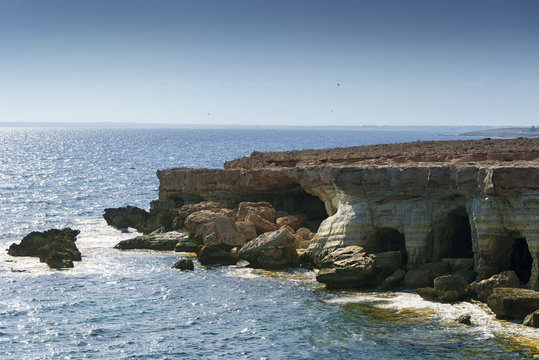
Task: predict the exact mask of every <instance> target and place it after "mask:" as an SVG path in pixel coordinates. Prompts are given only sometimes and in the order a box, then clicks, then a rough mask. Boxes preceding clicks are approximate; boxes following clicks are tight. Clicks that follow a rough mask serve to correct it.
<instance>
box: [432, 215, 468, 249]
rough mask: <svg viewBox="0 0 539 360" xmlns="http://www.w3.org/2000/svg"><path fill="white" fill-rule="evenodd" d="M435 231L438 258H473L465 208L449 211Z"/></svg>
mask: <svg viewBox="0 0 539 360" xmlns="http://www.w3.org/2000/svg"><path fill="white" fill-rule="evenodd" d="M437 232H438V238H439V249H440V252H439V256H440V258H473V248H472V230H471V227H470V220H469V218H468V213H467V212H466V209H465V208H463V207H460V208H457V209H455V210H453V211H451V212H450V213H449V214H448V215H447V218H446V219H445V220H444V221H442V222H441V223H440V226H439V228H438V230H437Z"/></svg>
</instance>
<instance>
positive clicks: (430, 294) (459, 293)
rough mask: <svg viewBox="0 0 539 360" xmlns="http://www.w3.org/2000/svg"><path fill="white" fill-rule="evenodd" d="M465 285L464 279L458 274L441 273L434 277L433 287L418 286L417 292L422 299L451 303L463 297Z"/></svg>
mask: <svg viewBox="0 0 539 360" xmlns="http://www.w3.org/2000/svg"><path fill="white" fill-rule="evenodd" d="M465 285H466V282H465V281H464V279H463V278H461V277H460V276H458V275H443V276H439V277H437V278H436V279H434V287H426V288H419V289H417V293H418V294H419V296H421V297H422V298H424V299H428V300H436V301H439V302H442V303H451V302H454V301H457V300H462V299H463V298H464V295H465V290H464V286H465Z"/></svg>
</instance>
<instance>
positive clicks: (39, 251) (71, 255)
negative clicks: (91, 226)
mask: <svg viewBox="0 0 539 360" xmlns="http://www.w3.org/2000/svg"><path fill="white" fill-rule="evenodd" d="M79 233H80V231H79V230H73V229H70V228H64V229H62V230H58V229H51V230H48V231H45V232H38V231H34V232H31V233H30V234H28V235H26V236H25V237H24V238H23V239H22V240H21V242H20V244H11V246H10V247H9V249H8V255H11V256H37V257H39V261H41V262H45V263H46V264H47V265H49V267H50V268H53V269H59V268H71V267H73V261H81V253H80V251H79V249H77V246H76V245H75V241H76V238H77V235H78V234H79Z"/></svg>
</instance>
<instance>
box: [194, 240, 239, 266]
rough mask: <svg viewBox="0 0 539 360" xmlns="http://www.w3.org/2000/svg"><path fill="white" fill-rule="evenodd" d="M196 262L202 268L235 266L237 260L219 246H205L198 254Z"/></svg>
mask: <svg viewBox="0 0 539 360" xmlns="http://www.w3.org/2000/svg"><path fill="white" fill-rule="evenodd" d="M198 261H199V262H200V264H202V265H203V266H212V265H236V262H237V261H238V259H237V258H236V256H234V254H232V253H231V252H230V251H229V250H228V249H223V248H221V247H220V246H212V245H205V246H203V247H202V249H201V250H200V253H199V254H198Z"/></svg>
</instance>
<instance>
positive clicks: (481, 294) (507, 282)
mask: <svg viewBox="0 0 539 360" xmlns="http://www.w3.org/2000/svg"><path fill="white" fill-rule="evenodd" d="M499 287H504V288H518V287H520V281H519V280H518V277H517V275H516V274H515V272H514V271H504V272H502V273H500V274H496V275H493V276H492V277H490V278H488V279H485V280H481V281H474V282H472V283H471V284H469V285H468V286H467V287H466V292H467V295H468V296H469V297H471V298H473V299H477V300H479V301H482V302H485V303H486V302H487V300H488V298H489V297H490V295H491V294H492V291H493V290H494V289H495V288H499Z"/></svg>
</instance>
